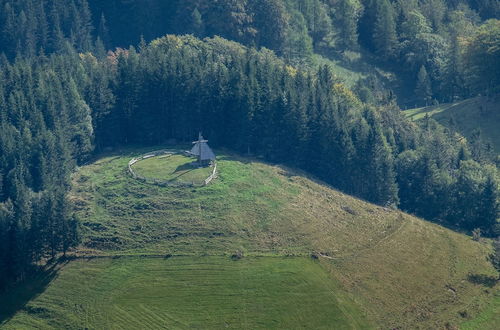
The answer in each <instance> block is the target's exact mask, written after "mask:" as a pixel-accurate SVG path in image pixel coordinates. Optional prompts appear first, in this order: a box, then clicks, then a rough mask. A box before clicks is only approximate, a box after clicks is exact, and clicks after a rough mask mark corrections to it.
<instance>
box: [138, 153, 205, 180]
mask: <svg viewBox="0 0 500 330" xmlns="http://www.w3.org/2000/svg"><path fill="white" fill-rule="evenodd" d="M195 161H196V159H195V158H192V157H186V156H183V155H180V154H178V155H165V156H157V157H152V158H147V159H144V160H141V161H139V162H137V163H135V164H134V165H133V166H132V169H133V170H134V171H135V172H136V173H137V174H138V175H140V176H143V177H146V178H151V179H159V180H168V181H172V182H186V183H190V182H194V183H198V184H200V183H203V182H204V181H205V179H206V178H208V177H209V176H210V175H211V174H212V170H213V167H201V168H199V167H197V166H195V165H193V164H192V163H193V162H195Z"/></svg>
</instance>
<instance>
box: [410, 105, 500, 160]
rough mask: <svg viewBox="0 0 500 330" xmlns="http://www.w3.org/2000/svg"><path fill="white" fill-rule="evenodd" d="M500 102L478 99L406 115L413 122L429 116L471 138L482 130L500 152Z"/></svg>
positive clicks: (429, 108) (414, 110) (428, 108)
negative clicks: (475, 132) (477, 130)
mask: <svg viewBox="0 0 500 330" xmlns="http://www.w3.org/2000/svg"><path fill="white" fill-rule="evenodd" d="M499 109H500V101H499V100H498V96H497V97H496V99H495V98H493V99H491V98H488V97H476V98H473V99H468V100H463V101H460V102H456V103H449V104H441V105H438V106H432V107H424V108H417V109H412V110H407V111H405V112H404V113H405V114H406V116H407V117H408V118H410V119H412V120H421V119H423V118H424V117H425V115H428V116H429V117H431V118H434V119H435V120H437V121H438V122H439V123H441V124H442V125H444V126H446V127H450V128H451V129H454V130H457V131H458V132H460V133H461V134H462V135H464V136H465V137H470V136H471V134H472V132H473V131H474V130H475V129H478V128H479V129H481V133H482V136H483V138H484V139H485V140H487V141H489V142H491V144H492V146H493V148H494V149H495V151H496V152H497V153H498V152H500V129H499V127H500V111H499Z"/></svg>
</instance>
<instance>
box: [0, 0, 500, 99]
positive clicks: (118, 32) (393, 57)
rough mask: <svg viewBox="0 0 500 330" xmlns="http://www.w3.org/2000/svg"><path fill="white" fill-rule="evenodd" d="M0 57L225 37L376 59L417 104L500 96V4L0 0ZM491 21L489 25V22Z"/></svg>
mask: <svg viewBox="0 0 500 330" xmlns="http://www.w3.org/2000/svg"><path fill="white" fill-rule="evenodd" d="M0 9H1V10H0V31H2V34H1V36H2V38H1V42H0V53H1V52H5V53H6V55H7V56H8V57H9V58H13V57H15V56H16V55H17V54H24V55H29V56H31V55H34V54H39V53H43V52H46V53H51V52H55V51H58V50H61V49H64V48H65V47H66V46H65V41H69V43H70V44H71V45H72V46H73V47H75V48H76V49H77V50H79V51H88V50H91V49H95V48H97V49H99V50H100V51H104V50H105V49H114V48H115V47H117V46H119V47H125V48H126V47H128V46H129V45H137V44H138V43H139V41H140V39H141V36H143V37H144V39H145V40H147V41H148V40H153V39H155V38H157V37H160V36H163V35H165V34H193V35H195V36H197V37H199V38H204V37H212V36H216V35H217V36H221V37H224V38H226V39H229V40H234V41H237V42H240V43H242V44H244V45H247V46H251V47H257V48H259V47H266V48H268V49H271V50H273V51H275V52H276V53H277V54H278V55H279V56H280V57H283V58H284V59H285V60H287V62H289V63H293V64H297V63H301V62H308V59H309V58H310V57H311V56H312V54H313V53H314V52H316V53H321V54H325V55H326V56H332V55H333V54H339V53H342V52H345V51H346V50H350V51H355V52H357V51H359V50H361V49H363V50H364V51H368V52H371V53H372V54H373V56H375V57H376V58H377V59H378V61H379V62H380V63H386V65H388V66H389V67H390V68H391V69H392V70H395V71H396V72H398V73H399V75H400V76H401V77H402V78H403V79H405V80H408V81H414V84H413V85H412V84H409V85H410V86H409V87H408V88H409V89H410V90H411V94H413V95H414V97H413V98H410V99H408V100H407V101H408V102H410V101H411V103H412V104H415V103H417V104H420V105H425V104H431V103H433V102H437V101H439V102H442V101H447V102H448V101H452V100H454V99H456V98H464V97H469V96H474V95H477V94H484V93H486V94H492V93H497V92H499V91H500V78H499V77H500V64H499V61H498V60H497V59H498V58H499V57H500V51H499V50H498V49H500V47H499V45H498V40H499V38H498V36H499V35H500V23H499V21H498V19H499V18H500V2H499V1H497V0H454V1H445V0H410V1H408V0H405V1H403V0H308V1H303V0H252V1H249V0H217V1H214V0H170V1H162V0H140V1H139V0H131V1H129V0H127V1H124V0H109V1H100V0H70V1H63V0H53V1H44V0H41V1H34V0H22V1H13V0H0ZM487 19H491V20H489V21H486V20H487Z"/></svg>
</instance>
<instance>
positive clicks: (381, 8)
mask: <svg viewBox="0 0 500 330" xmlns="http://www.w3.org/2000/svg"><path fill="white" fill-rule="evenodd" d="M376 2H377V4H376V7H375V8H376V11H375V12H376V16H375V23H374V26H373V43H374V45H375V51H376V52H377V53H378V54H380V56H381V57H382V58H383V59H385V60H388V59H390V58H392V57H393V56H394V55H395V52H396V47H397V34H396V22H395V17H394V8H393V7H392V4H391V3H390V2H389V0H379V1H376Z"/></svg>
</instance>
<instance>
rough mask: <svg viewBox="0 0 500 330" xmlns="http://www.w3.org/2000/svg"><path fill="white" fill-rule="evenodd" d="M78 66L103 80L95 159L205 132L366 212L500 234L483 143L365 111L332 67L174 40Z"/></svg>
mask: <svg viewBox="0 0 500 330" xmlns="http://www.w3.org/2000/svg"><path fill="white" fill-rule="evenodd" d="M83 58H84V63H85V66H86V68H87V71H88V72H93V73H92V75H93V76H96V77H97V76H99V77H100V78H98V81H100V86H101V87H100V89H99V90H98V91H93V93H92V94H93V95H102V96H98V97H96V98H95V99H94V100H92V101H91V107H92V108H93V109H103V110H102V111H98V112H94V113H95V116H97V117H98V118H99V120H98V121H97V120H96V121H95V122H96V123H97V125H96V126H95V134H96V143H97V144H98V146H99V147H100V148H102V147H104V146H106V145H111V146H116V145H122V144H127V143H135V144H151V145H153V144H159V143H162V142H164V141H166V140H168V139H170V138H175V139H178V140H180V141H190V140H191V139H193V137H195V136H196V134H197V132H198V131H199V130H202V131H203V132H204V133H205V134H206V136H208V137H210V140H211V141H212V143H214V145H217V146H224V147H227V148H230V149H232V150H236V151H238V152H240V153H250V154H253V155H257V156H262V157H264V158H265V159H266V160H269V161H273V162H279V163H285V164H290V165H293V166H297V167H300V168H302V169H305V170H307V171H309V172H311V173H313V174H315V175H316V176H318V177H320V178H321V179H323V180H325V181H326V182H328V183H330V184H332V185H333V186H335V187H337V188H338V189H341V190H343V191H345V192H347V193H349V194H352V195H356V196H359V197H362V198H364V199H366V200H369V201H371V202H374V203H378V204H381V205H394V206H396V205H400V207H401V208H402V209H404V210H406V211H409V212H412V213H415V214H417V215H420V216H423V217H425V218H427V219H431V220H435V221H438V222H440V223H443V224H446V225H449V226H453V227H455V228H462V229H465V230H472V229H474V228H481V229H482V230H483V232H485V233H489V234H493V233H494V231H495V230H496V229H495V226H496V224H497V215H498V172H497V168H496V167H495V165H493V164H490V165H488V162H489V161H488V159H489V157H488V155H487V151H486V150H485V149H482V148H483V146H482V145H481V143H480V142H479V141H476V144H475V145H474V146H473V148H474V150H472V152H471V150H470V149H469V146H468V145H467V144H466V142H464V141H462V140H461V139H460V137H459V136H458V135H456V134H455V133H453V132H451V131H449V130H446V129H444V128H443V127H442V126H440V125H438V124H437V123H436V122H434V121H433V120H431V119H427V120H425V121H424V123H423V124H422V125H423V126H422V127H416V126H415V124H412V123H410V122H408V121H407V120H406V119H405V118H403V116H402V115H401V112H400V110H399V109H398V108H397V107H396V106H395V105H394V102H393V101H391V100H390V99H388V100H387V101H386V105H385V106H383V107H379V108H375V107H372V106H369V105H366V104H364V103H362V102H361V101H360V100H359V98H358V97H357V96H356V95H355V94H353V93H352V92H351V91H350V90H349V89H348V88H346V87H345V86H344V85H343V84H342V83H341V82H340V81H338V80H337V78H335V76H334V74H333V73H332V72H331V71H330V69H329V68H328V67H327V66H325V67H321V68H319V69H318V70H316V71H310V70H300V69H296V68H295V67H292V66H289V65H287V64H286V63H285V62H284V61H282V60H281V59H279V58H278V57H276V56H275V55H274V54H273V53H272V52H270V51H265V50H263V51H260V52H258V51H255V50H253V49H249V48H245V47H243V46H241V45H239V44H237V43H234V42H229V41H226V40H224V39H221V38H215V39H209V40H206V41H200V40H199V39H196V38H194V37H176V36H167V37H164V38H161V39H158V40H155V41H154V42H153V43H152V44H151V46H145V45H142V47H141V50H140V52H138V51H136V50H135V49H134V48H130V49H128V50H120V51H118V52H115V53H112V54H110V55H109V56H108V57H107V58H106V59H101V60H99V59H97V58H95V57H94V56H92V55H90V54H87V55H86V56H84V57H83ZM102 72H104V73H105V74H104V75H102ZM105 76H107V77H108V78H105ZM103 79H104V80H103ZM106 79H109V83H108V84H106V83H104V81H106ZM106 85H107V86H108V87H106ZM96 92H97V93H96ZM110 95H114V97H113V98H112V97H110ZM96 101H97V102H96ZM101 101H102V102H101ZM481 150H483V152H481Z"/></svg>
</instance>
